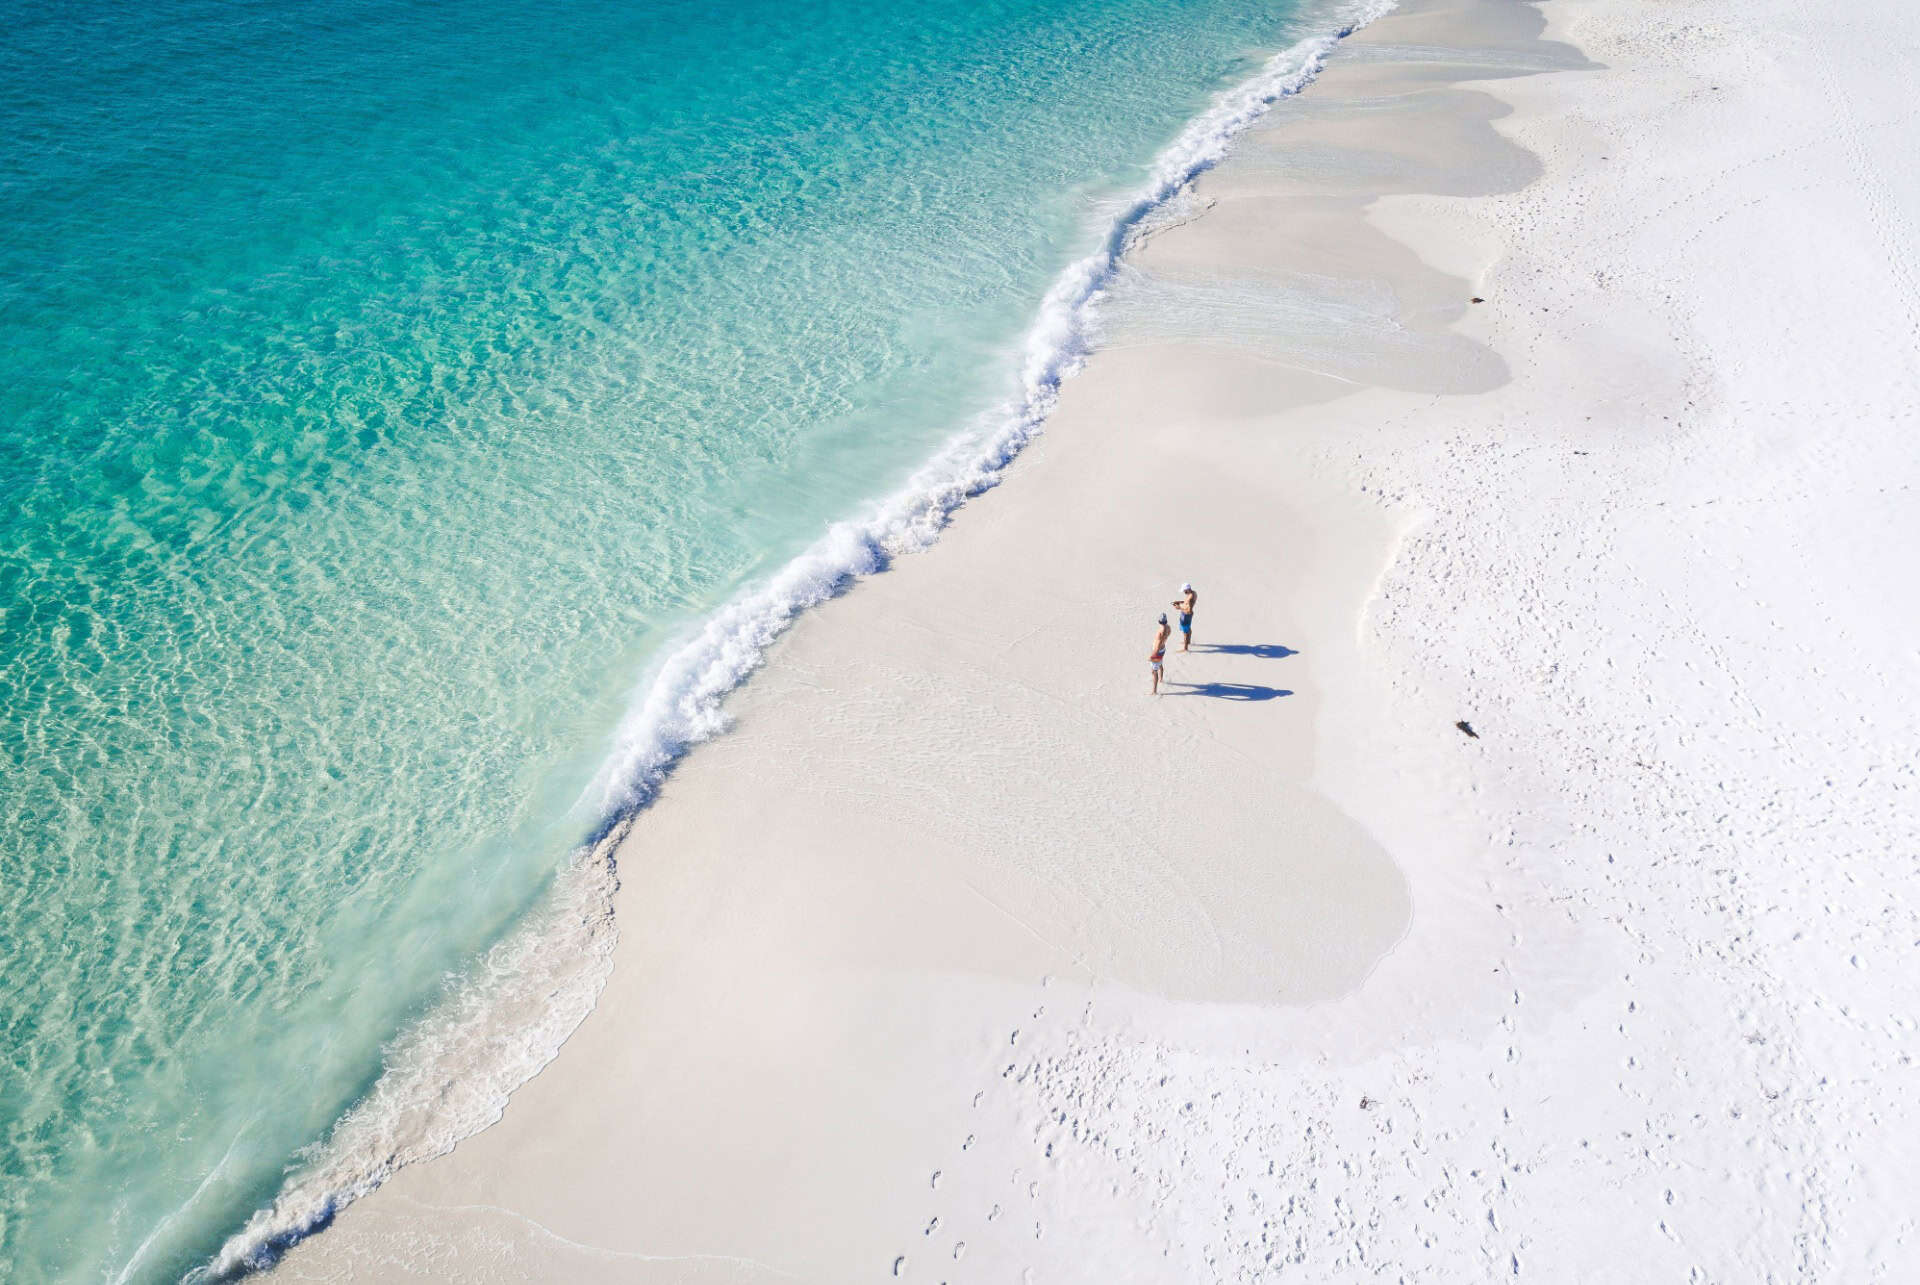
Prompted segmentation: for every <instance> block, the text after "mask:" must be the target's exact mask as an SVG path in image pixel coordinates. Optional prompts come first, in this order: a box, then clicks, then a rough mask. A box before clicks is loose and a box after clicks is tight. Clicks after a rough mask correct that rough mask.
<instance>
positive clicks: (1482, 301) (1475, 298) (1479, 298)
mask: <svg viewBox="0 0 1920 1285" xmlns="http://www.w3.org/2000/svg"><path fill="white" fill-rule="evenodd" d="M1467 302H1468V303H1485V302H1486V300H1485V299H1482V298H1481V297H1480V296H1479V295H1475V296H1473V298H1471V299H1469V300H1468V301H1467Z"/></svg>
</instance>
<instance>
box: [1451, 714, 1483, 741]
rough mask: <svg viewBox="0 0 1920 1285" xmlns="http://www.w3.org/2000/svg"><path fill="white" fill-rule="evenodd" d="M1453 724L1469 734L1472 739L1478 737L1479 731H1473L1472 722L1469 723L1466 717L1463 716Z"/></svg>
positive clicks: (1477, 738)
mask: <svg viewBox="0 0 1920 1285" xmlns="http://www.w3.org/2000/svg"><path fill="white" fill-rule="evenodd" d="M1454 726H1455V727H1457V728H1459V729H1460V730H1461V731H1463V732H1465V733H1466V734H1467V735H1468V736H1471V737H1472V738H1473V739H1474V740H1476V741H1477V740H1479V739H1480V733H1478V732H1476V731H1474V730H1473V724H1472V723H1469V722H1468V721H1467V720H1466V719H1464V718H1463V719H1461V720H1460V721H1459V722H1457V723H1455V724H1454Z"/></svg>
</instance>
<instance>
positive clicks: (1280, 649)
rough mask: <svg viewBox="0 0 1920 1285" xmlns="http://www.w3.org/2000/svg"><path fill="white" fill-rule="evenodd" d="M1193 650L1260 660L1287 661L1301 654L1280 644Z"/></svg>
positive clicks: (1207, 646)
mask: <svg viewBox="0 0 1920 1285" xmlns="http://www.w3.org/2000/svg"><path fill="white" fill-rule="evenodd" d="M1193 650H1194V651H1196V652H1201V651H1207V652H1213V653H1215V654H1217V655H1221V656H1254V657H1257V658H1258V659H1260V660H1285V659H1286V658H1287V657H1288V656H1298V655H1299V654H1300V653H1299V652H1298V651H1296V650H1295V649H1294V648H1292V647H1287V646H1284V645H1282V644H1280V643H1201V644H1200V645H1199V646H1198V647H1195V648H1194V649H1193Z"/></svg>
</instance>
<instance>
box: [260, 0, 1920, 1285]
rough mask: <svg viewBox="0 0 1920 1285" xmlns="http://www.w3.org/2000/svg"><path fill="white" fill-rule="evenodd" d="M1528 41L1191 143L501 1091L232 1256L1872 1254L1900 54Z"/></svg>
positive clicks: (1446, 1273) (1170, 1277) (1822, 15)
mask: <svg viewBox="0 0 1920 1285" xmlns="http://www.w3.org/2000/svg"><path fill="white" fill-rule="evenodd" d="M1544 9H1545V13H1546V18H1543V17H1542V16H1541V11H1540V10H1539V9H1537V8H1536V7H1535V6H1533V5H1529V4H1523V3H1519V2H1518V0H1415V2H1413V3H1408V4H1406V5H1404V6H1403V8H1402V11H1401V12H1400V13H1397V14H1395V15H1393V16H1390V17H1388V18H1386V19H1384V20H1382V21H1380V22H1378V23H1376V24H1375V25H1374V26H1372V27H1370V28H1368V29H1367V30H1365V31H1363V32H1362V33H1360V34H1359V35H1357V36H1356V37H1354V38H1352V39H1351V40H1349V41H1347V42H1346V43H1344V44H1343V45H1342V46H1341V48H1340V50H1339V52H1338V53H1336V55H1335V56H1334V57H1333V59H1332V60H1331V61H1330V64H1329V67H1328V69H1327V71H1326V73H1325V74H1324V75H1323V76H1322V77H1321V79H1320V80H1319V81H1318V82H1317V83H1316V84H1315V85H1314V86H1313V87H1312V88H1311V89H1310V90H1308V91H1307V93H1306V94H1304V95H1302V96H1301V97H1300V98H1298V99H1294V100H1289V101H1288V102H1286V103H1283V104H1282V105H1281V106H1280V107H1279V108H1277V109H1276V110H1275V112H1274V113H1273V115H1272V116H1271V117H1270V118H1269V119H1268V121H1267V122H1266V123H1265V124H1263V125H1262V126H1261V127H1259V128H1258V129H1257V130H1256V131H1255V132H1254V133H1253V134H1251V135H1249V136H1248V137H1247V138H1245V139H1243V140H1242V143H1241V145H1240V146H1239V147H1238V149H1237V151H1236V153H1235V155H1234V156H1233V157H1232V158H1231V159H1230V160H1229V161H1228V162H1227V163H1226V164H1224V165H1223V166H1221V167H1220V168H1219V169H1218V170H1216V171H1214V172H1213V173H1211V174H1209V175H1207V176H1206V177H1205V178H1204V179H1203V180H1202V181H1201V182H1200V184H1199V186H1198V191H1197V193H1196V197H1195V205H1196V209H1197V210H1198V211H1199V213H1198V217H1196V218H1193V219H1191V220H1189V221H1186V222H1184V223H1182V224H1180V225H1179V226H1176V227H1172V228H1170V229H1168V230H1166V231H1164V232H1161V233H1159V234H1158V235H1156V236H1154V237H1153V238H1152V239H1151V240H1149V241H1148V242H1147V243H1146V244H1145V245H1144V246H1142V247H1141V248H1140V249H1139V250H1138V252H1137V253H1136V254H1135V255H1133V256H1132V258H1131V260H1130V264H1131V266H1130V268H1129V270H1128V271H1127V273H1126V274H1125V276H1124V279H1123V280H1122V281H1121V282H1120V283H1119V284H1118V285H1117V286H1116V288H1115V292H1114V298H1113V301H1112V303H1111V304H1110V305H1109V307H1108V309H1107V312H1106V315H1105V327H1106V331H1107V334H1106V342H1105V346H1104V347H1103V348H1102V349H1101V351H1100V352H1098V353H1097V354H1096V355H1095V357H1094V358H1093V359H1092V360H1091V362H1090V363H1089V366H1088V368H1087V369H1086V370H1085V372H1084V373H1083V374H1081V375H1080V376H1079V377H1078V378H1077V379H1075V380H1074V381H1073V382H1072V383H1071V384H1070V385H1069V387H1068V389H1067V391H1066V393H1065V395H1064V397H1063V399H1062V403H1061V405H1060V408H1059V410H1058V412H1057V413H1056V414H1055V416H1054V418H1053V419H1052V420H1051V421H1050V422H1049V426H1048V430H1047V432H1046V434H1045V436H1044V437H1043V438H1042V439H1041V440H1040V442H1039V444H1037V445H1036V446H1034V447H1032V448H1030V450H1029V451H1028V452H1027V453H1026V455H1024V456H1023V457H1022V458H1021V459H1020V461H1019V462H1018V463H1017V464H1016V465H1015V466H1014V468H1013V470H1012V472H1011V474H1010V476H1009V477H1008V479H1007V481H1006V482H1005V483H1004V485H1002V486H1001V487H1000V488H999V489H997V490H996V491H994V492H992V493H990V494H989V495H987V496H985V497H983V498H982V499H980V500H978V501H977V502H976V503H974V504H972V505H970V506H969V507H968V508H967V509H966V510H965V511H964V512H963V513H962V514H961V515H960V517H959V519H958V520H957V521H956V523H955V524H954V527H953V529H952V530H951V531H950V532H949V533H948V534H947V535H946V537H945V538H944V539H943V540H942V541H941V542H940V543H939V544H938V545H937V546H936V547H935V548H933V549H932V550H931V551H930V552H928V553H926V554H924V555H919V556H915V557H911V558H908V559H905V560H903V561H902V562H901V563H900V564H899V565H898V566H897V567H896V568H895V569H894V570H893V571H891V572H889V573H887V574H885V575H882V576H878V577H876V578H874V579H872V580H870V581H868V582H865V583H863V584H861V585H860V586H859V587H858V588H856V589H855V590H854V591H853V592H851V593H850V594H848V595H846V596H845V597H843V598H840V599H838V600H835V601H834V602H831V603H829V604H828V605H827V606H825V607H824V608H822V609H821V610H819V611H817V612H815V613H813V614H812V615H810V616H809V617H807V618H806V619H804V620H803V621H802V622H801V623H800V624H799V625H798V626H797V627H796V628H795V629H794V630H793V631H792V633H791V634H790V635H788V637H787V638H785V639H784V640H783V641H782V642H781V643H780V644H778V646H777V648H776V649H775V652H774V654H773V656H772V658H771V660H770V662H769V664H768V666H767V668H766V669H765V670H764V671H763V672H762V673H761V674H759V675H758V676H756V677H755V678H754V679H753V681H752V682H751V683H750V684H749V685H748V686H747V687H746V688H744V689H743V690H741V691H740V692H739V693H738V694H737V695H736V697H735V698H734V699H733V700H732V702H731V704H730V709H731V711H732V713H733V715H734V716H735V717H736V719H737V720H738V725H737V728H736V730H735V731H733V732H732V733H731V734H729V735H727V736H725V737H723V738H722V739H720V740H718V741H715V742H714V743H712V744H710V745H707V746H705V747H703V748H701V749H699V750H698V751H697V752H695V753H694V754H693V755H692V757H691V758H690V759H689V760H688V761H687V762H686V763H685V764H684V765H683V766H682V767H681V769H680V770H679V771H678V772H677V773H676V774H675V775H674V777H673V778H672V779H671V781H670V783H669V784H668V786H667V788H666V790H665V792H664V794H663V795H662V796H661V798H660V799H659V801H658V802H657V804H656V805H655V806H654V807H653V808H652V809H651V810H650V811H649V812H648V813H646V814H645V815H644V816H643V817H642V818H641V820H640V823H639V824H638V825H637V826H636V827H635V828H634V830H633V832H632V833H631V835H630V837H629V838H628V839H627V841H626V842H625V844H624V846H623V848H622V850H621V852H620V857H619V870H620V876H621V883H622V887H621V891H620V893H619V901H618V922H619V925H620V934H621V938H620V944H619V946H618V948H617V953H616V956H615V969H614V973H613V977H612V980H611V982H610V983H609V985H608V986H607V988H606V990H605V992H604V994H603V995H602V997H601V999H600V1002H599V1005H598V1007H597V1008H596V1010H595V1011H594V1013H593V1014H592V1016H591V1017H589V1018H588V1020H587V1021H586V1022H585V1023H584V1025H582V1027H581V1028H580V1030H579V1031H578V1032H577V1034H576V1035H575V1036H574V1037H573V1038H572V1040H571V1041H570V1042H569V1043H568V1044H567V1045H566V1047H565V1048H564V1049H563V1050H562V1052H561V1054H560V1056H559V1057H558V1059H557V1060H556V1061H555V1062H554V1063H553V1064H552V1065H551V1066H549V1067H548V1068H547V1070H546V1071H545V1072H543V1073H542V1074H541V1075H540V1076H538V1077H537V1078H536V1079H535V1080H533V1081H532V1082H531V1083H529V1084H528V1085H527V1086H526V1087H524V1088H523V1089H522V1090H521V1091H520V1092H519V1093H518V1094H517V1095H516V1096H515V1097H514V1099H513V1102H512V1104H511V1106H510V1108H509V1109H508V1111H507V1114H506V1116H505V1118H504V1119H503V1120H502V1121H501V1122H500V1123H499V1124H498V1125H496V1126H494V1127H493V1128H491V1129H489V1130H487V1131H485V1132H483V1133H481V1134H479V1135H477V1136H475V1137H473V1138H471V1139H469V1140H467V1141H466V1142H464V1143H462V1144H461V1145H460V1146H459V1147H458V1149H457V1150H455V1151H454V1152H453V1153H452V1154H451V1155H449V1156H447V1157H444V1158H442V1159H440V1160H436V1161H433V1162H430V1163H427V1164H424V1165H420V1166H416V1167H414V1168H410V1169H407V1170H404V1171H402V1172H401V1173H399V1174H398V1175H397V1176H395V1177H394V1178H393V1179H392V1180H391V1181H390V1182H389V1183H388V1184H387V1185H386V1186H385V1187H384V1188H382V1189H381V1190H379V1191H378V1192H376V1193H375V1194H374V1195H372V1196H371V1197H369V1198H367V1199H365V1200H363V1201H361V1202H360V1203H358V1204H356V1205H354V1206H353V1207H351V1208H350V1209H349V1210H347V1211H346V1213H345V1214H344V1215H343V1216H342V1217H341V1218H340V1219H339V1220H338V1222H337V1224H336V1225H335V1226H334V1227H333V1228H332V1229H330V1230H329V1231H327V1232H325V1233H324V1234H321V1235H319V1236H317V1237H315V1238H314V1239H312V1240H310V1241H308V1242H306V1243H304V1244H302V1245H301V1246H299V1247H297V1248H296V1249H295V1251H294V1252H293V1253H292V1254H291V1255H290V1256H289V1258H288V1260H287V1261H286V1262H285V1263H283V1264H282V1266H281V1267H280V1268H279V1269H278V1270H277V1271H276V1273H275V1275H276V1277H284V1278H286V1279H289V1280H340V1279H349V1280H390V1279H392V1280H398V1279H416V1278H433V1279H443V1280H452V1279H460V1280H475V1281H506V1280H524V1279H542V1280H567V1281H598V1280H607V1281H616V1280H617V1281H703V1282H704V1281H715V1282H721V1281H725V1282H733V1281H739V1282H749V1281H760V1280H762V1279H776V1278H795V1279H801V1280H807V1281H816V1282H843V1281H853V1280H867V1279H884V1278H890V1276H893V1275H897V1276H900V1277H902V1278H905V1279H911V1280H924V1281H948V1280H951V1281H961V1280H981V1281H989V1280H991V1281H1015V1280H1021V1279H1031V1280H1034V1281H1041V1282H1055V1281H1119V1280H1127V1281H1206V1280H1254V1279H1266V1278H1270V1277H1275V1276H1278V1275H1280V1274H1281V1272H1282V1270H1283V1269H1287V1270H1289V1271H1290V1272H1292V1273H1293V1274H1297V1275H1298V1276H1299V1277H1300V1278H1302V1279H1311V1280H1331V1279H1360V1278H1368V1279H1371V1278H1374V1277H1384V1278H1387V1279H1399V1278H1402V1277H1405V1278H1413V1279H1426V1280H1436V1279H1447V1280H1457V1279H1483V1278H1493V1277H1499V1278H1502V1279H1505V1278H1508V1277H1510V1276H1514V1275H1523V1276H1527V1277H1534V1276H1539V1277H1542V1278H1544V1279H1548V1280H1556V1281H1559V1280H1649V1279H1658V1280H1677V1279H1687V1278H1689V1274H1690V1273H1693V1274H1694V1275H1693V1276H1692V1278H1693V1279H1705V1280H1773V1279H1781V1280H1784V1279H1786V1278H1788V1277H1796V1278H1798V1277H1812V1278H1816V1279H1835V1280H1840V1279H1845V1280H1865V1279H1875V1278H1877V1277H1876V1276H1875V1273H1876V1272H1879V1273H1883V1274H1884V1273H1892V1275H1891V1276H1889V1277H1888V1278H1889V1279H1892V1278H1897V1277H1898V1276H1900V1275H1902V1274H1904V1273H1903V1272H1902V1271H1901V1267H1902V1265H1903V1264H1904V1265H1905V1268H1906V1270H1908V1271H1911V1270H1912V1267H1913V1264H1914V1259H1915V1256H1916V1253H1917V1252H1920V1251H1917V1250H1916V1246H1915V1243H1914V1228H1913V1222H1912V1215H1911V1213H1910V1210H1911V1208H1912V1204H1911V1201H1910V1199H1908V1193H1910V1192H1911V1191H1912V1190H1913V1188H1914V1186H1915V1184H1916V1181H1920V1149H1915V1148H1912V1147H1910V1146H1909V1145H1908V1144H1907V1143H1906V1142H1905V1139H1909V1138H1911V1137H1913V1136H1915V1126H1916V1125H1917V1124H1920V1119H1916V1116H1917V1115H1920V1110H1916V1107H1915V1105H1914V1103H1915V1102H1916V1100H1917V1099H1916V1098H1915V1097H1914V1094H1913V1090H1914V1089H1915V1087H1916V1084H1915V1072H1914V1069H1913V1067H1912V1065H1911V1061H1910V1054H1911V1052H1912V1049H1913V1035H1914V1029H1915V1028H1914V1020H1913V1014H1914V1013H1915V1011H1916V1007H1920V1005H1916V1002H1915V1001H1916V1000H1920V993H1917V992H1920V971H1917V970H1916V969H1915V968H1914V967H1913V965H1914V962H1915V961H1914V954H1915V949H1916V945H1917V944H1920V918H1917V917H1916V909H1917V908H1920V898H1917V897H1916V894H1920V872H1917V871H1916V861H1915V857H1916V852H1915V848H1916V841H1915V831H1916V824H1915V821H1914V816H1915V813H1916V811H1920V809H1917V808H1916V806H1915V804H1916V797H1915V795H1916V790H1915V779H1914V766H1913V764H1914V761H1915V753H1914V752H1915V750H1916V749H1920V728H1917V726H1916V720H1917V719H1920V699H1916V696H1920V661H1917V660H1916V653H1915V650H1914V643H1913V641H1912V633H1913V626H1914V625H1915V624H1916V623H1920V590H1916V587H1915V585H1916V577H1915V576H1914V574H1913V571H1912V567H1911V560H1912V556H1913V555H1912V550H1913V549H1915V548H1916V547H1920V543H1917V542H1916V537H1920V520H1917V519H1916V510H1915V507H1914V505H1913V503H1912V498H1913V497H1912V491H1911V488H1912V483H1913V479H1914V477H1915V474H1916V472H1920V468H1916V465H1915V462H1914V452H1913V449H1912V439H1913V434H1914V432H1915V430H1916V429H1917V428H1920V424H1917V423H1916V419H1915V414H1914V411H1913V407H1914V405H1915V396H1914V395H1915V392H1916V389H1915V386H1914V381H1915V376H1914V369H1915V362H1914V354H1915V351H1916V343H1917V342H1920V284H1917V282H1920V277H1917V276H1916V272H1915V252H1914V241H1913V235H1912V228H1913V225H1912V223H1911V221H1910V220H1911V219H1912V217H1913V215H1914V213H1915V211H1916V210H1920V186H1917V185H1916V182H1915V162H1914V157H1915V155H1920V149H1916V148H1915V147H1914V146H1913V141H1914V138H1913V136H1914V133H1915V126H1914V113H1913V106H1912V102H1913V100H1912V98H1911V95H1910V94H1908V93H1907V92H1905V89H1904V87H1903V85H1902V82H1901V80H1900V76H1902V75H1904V74H1905V70H1906V69H1907V68H1910V67H1911V66H1913V65H1914V55H1915V52H1916V34H1917V33H1920V17H1916V15H1914V14H1913V13H1911V12H1909V11H1908V10H1907V9H1905V8H1903V7H1900V6H1897V5H1893V4H1890V3H1878V4H1862V5H1859V6H1856V7H1855V9H1854V11H1853V12H1852V13H1850V14H1849V15H1847V17H1846V19H1845V21H1846V22H1847V23H1850V24H1851V26H1850V27H1848V26H1842V27H1836V26H1834V25H1833V24H1834V23H1835V22H1837V21H1841V20H1840V19H1835V18H1834V17H1833V16H1832V15H1830V14H1828V13H1826V12H1825V11H1824V10H1822V11H1819V12H1815V11H1814V10H1813V8H1812V7H1804V8H1803V6H1801V5H1799V4H1796V3H1790V2H1788V0H1754V2H1753V3H1743V4H1739V5H1735V4H1732V3H1730V2H1727V0H1692V2H1682V0H1668V2H1662V3H1655V2H1653V0H1556V2H1555V3H1552V4H1548V5H1546V6H1544ZM1547 19H1551V23H1550V25H1549V24H1548V22H1547ZM1543 28H1545V30H1544V31H1543ZM1900 49H1904V50H1905V52H1904V53H1901V52H1898V51H1899V50H1900ZM1888 51H1891V52H1888ZM1881 57H1884V58H1885V60H1886V62H1885V65H1884V66H1882V64H1881V62H1880V61H1878V59H1879V58H1881ZM1601 64H1604V66H1601ZM1876 68H1878V69H1877V70H1876ZM1475 296H1480V297H1483V298H1484V299H1485V302H1484V303H1483V304H1474V303H1470V302H1469V300H1471V299H1472V298H1474V297H1475ZM1188 578H1191V579H1192V580H1193V581H1194V582H1195V583H1196V585H1197V587H1198V589H1199V591H1200V595H1201V599H1200V610H1199V614H1198V617H1197V622H1196V637H1197V639H1198V642H1197V644H1196V648H1195V650H1194V651H1193V652H1192V653H1191V654H1177V653H1176V654H1175V655H1173V656H1172V657H1171V658H1170V661H1169V664H1168V670H1169V679H1170V684H1169V687H1168V689H1167V693H1166V694H1165V695H1163V696H1161V697H1159V698H1158V699H1155V698H1152V697H1149V696H1148V694H1147V687H1148V674H1147V665H1146V654H1147V651H1148V647H1149V643H1150V641H1151V637H1152V628H1153V626H1152V621H1153V617H1154V615H1155V614H1156V613H1157V612H1158V611H1160V610H1164V609H1166V607H1167V604H1168V602H1169V601H1170V600H1171V599H1172V598H1173V596H1174V592H1175V590H1176V588H1177V586H1178V584H1179V582H1180V581H1181V580H1183V579H1188ZM1175 639H1176V645H1177V642H1178V635H1177V634H1176V636H1175ZM1460 720H1466V721H1467V722H1468V723H1469V724H1470V725H1471V727H1472V728H1473V729H1474V731H1475V732H1476V733H1477V736H1475V737H1469V736H1468V735H1467V734H1465V733H1463V732H1462V731H1460V730H1458V729H1457V728H1456V723H1457V722H1458V721H1460Z"/></svg>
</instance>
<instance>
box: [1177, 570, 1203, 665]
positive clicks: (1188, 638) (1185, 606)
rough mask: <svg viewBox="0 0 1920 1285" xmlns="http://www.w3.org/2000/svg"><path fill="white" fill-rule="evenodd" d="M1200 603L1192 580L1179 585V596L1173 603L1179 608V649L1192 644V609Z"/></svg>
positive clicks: (1185, 648)
mask: <svg viewBox="0 0 1920 1285" xmlns="http://www.w3.org/2000/svg"><path fill="white" fill-rule="evenodd" d="M1199 603H1200V595H1199V594H1197V593H1195V592H1194V591H1193V582H1192V581H1188V582H1187V583H1186V584H1183V585H1181V586H1180V596H1179V597H1178V598H1175V599H1174V600H1173V605H1174V606H1175V607H1178V608H1179V609H1180V650H1181V651H1186V650H1187V649H1188V648H1190V647H1192V646H1193V609H1194V608H1195V607H1196V606H1198V605H1199Z"/></svg>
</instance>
